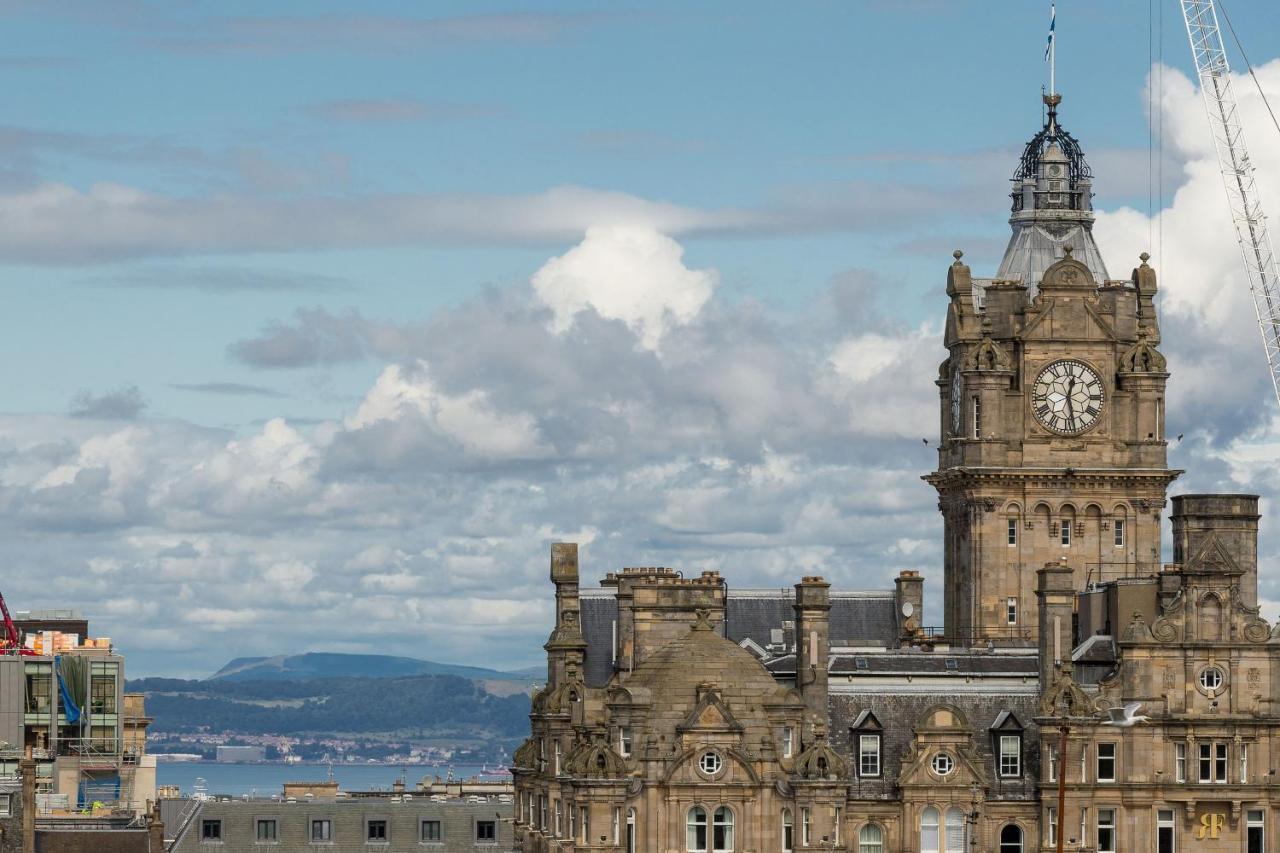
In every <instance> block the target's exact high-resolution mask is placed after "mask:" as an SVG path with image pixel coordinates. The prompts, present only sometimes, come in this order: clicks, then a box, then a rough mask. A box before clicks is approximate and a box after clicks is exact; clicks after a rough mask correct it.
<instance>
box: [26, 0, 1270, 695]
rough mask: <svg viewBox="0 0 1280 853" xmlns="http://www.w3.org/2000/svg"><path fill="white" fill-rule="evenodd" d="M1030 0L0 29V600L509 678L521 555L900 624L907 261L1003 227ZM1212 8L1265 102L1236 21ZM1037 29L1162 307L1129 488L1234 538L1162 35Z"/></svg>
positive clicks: (933, 593)
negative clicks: (425, 661)
mask: <svg viewBox="0 0 1280 853" xmlns="http://www.w3.org/2000/svg"><path fill="white" fill-rule="evenodd" d="M1047 6H1048V4H1047V3H1039V2H1031V0H1017V2H1012V0H983V2H963V1H962V0H951V2H943V0H910V2H889V0H864V2H845V3H837V2H825V3H823V2H804V3H797V4H791V5H789V6H788V7H787V8H786V9H785V11H784V10H782V9H781V8H780V7H778V6H777V5H776V4H769V3H760V2H745V3H744V2H734V3H729V2H725V3H712V2H705V3H697V4H690V3H675V2H646V3H628V2H613V3H575V2H545V3H540V4H536V5H535V4H523V3H512V2H506V3H501V2H467V3H446V2H438V3H432V4H419V3H394V2H361V3H353V2H322V1H321V0H314V1H313V2H295V3H289V2H277V3H270V4H263V3H250V2H231V0H222V1H221V2H217V3H213V2H206V3H198V2H197V3H189V4H173V3H149V2H141V0H138V1H137V2H134V0H120V2H112V3H101V2H87V0H86V2H74V1H73V2H66V3H59V4H45V3H34V2H21V0H8V2H4V0H0V19H2V21H3V30H4V32H5V33H6V34H7V36H8V38H7V39H6V40H5V43H4V46H3V47H2V48H0V76H2V77H4V78H5V82H6V85H4V86H3V87H2V88H0V104H3V107H4V109H3V119H0V265H2V266H0V296H2V297H3V303H2V304H3V309H4V310H3V314H2V315H0V317H2V319H0V332H2V333H0V359H3V362H4V363H5V364H7V365H8V369H6V370H5V371H4V379H5V381H4V382H3V385H2V386H0V388H3V392H2V393H3V397H2V398H0V399H2V400H3V403H2V404H0V561H3V565H4V566H5V567H6V569H5V571H4V572H3V574H2V575H0V591H3V593H4V595H5V597H6V598H7V599H8V601H9V605H10V608H11V609H14V610H27V609H38V608H54V607H57V608H65V607H74V608H76V609H79V610H81V611H83V612H84V613H85V614H86V615H88V616H89V617H90V619H91V625H92V627H93V632H94V633H95V634H98V635H106V636H110V637H112V639H113V640H114V641H115V642H116V644H117V645H118V646H119V647H120V648H121V649H122V650H123V651H124V653H125V654H126V656H127V658H128V661H129V670H130V673H131V674H132V675H144V674H145V675H176V676H191V677H202V676H204V675H207V674H209V673H211V672H213V671H214V670H216V669H217V668H219V667H220V666H221V665H222V664H223V663H225V662H226V660H228V659H229V658H231V657H235V656H243V655H274V654H285V653H299V652H304V651H321V650H324V651H350V652H378V653H390V654H405V655H412V656H417V657H427V658H432V659H436V660H444V661H457V662H467V663H474V664H478V665H489V666H495V667H505V668H516V667H525V666H530V665H536V664H537V663H538V662H539V660H540V659H541V657H542V652H541V644H542V642H544V641H545V638H546V635H547V632H548V630H549V628H550V626H551V624H552V620H553V613H552V611H553V608H552V597H551V587H550V584H549V582H548V581H547V571H548V561H549V545H550V543H551V542H553V541H557V540H571V541H577V542H579V543H580V544H581V546H582V559H583V575H584V583H585V584H588V585H590V584H593V583H594V582H595V580H596V579H598V578H599V577H602V576H603V575H604V574H605V573H606V572H608V571H612V570H616V569H618V568H620V567H622V566H629V565H667V566H672V567H675V568H679V569H682V570H684V571H685V572H686V573H691V572H698V571H701V570H704V569H717V570H719V571H721V572H722V573H724V574H725V575H726V577H727V578H728V580H729V582H730V584H731V585H733V586H738V587H784V586H789V585H790V584H792V583H794V582H795V580H796V579H797V578H799V577H800V576H801V575H805V574H813V573H819V574H823V575H825V576H826V577H827V578H829V579H830V580H832V581H833V582H834V583H835V584H836V585H838V586H839V587H843V588H860V589H861V588H884V587H886V586H887V585H889V584H890V582H891V578H892V577H893V576H894V575H896V574H897V573H898V572H899V571H900V570H902V569H906V568H911V569H917V570H920V571H921V572H923V573H924V575H925V577H926V588H927V589H928V590H929V593H928V596H929V597H928V599H927V602H928V603H927V607H926V611H927V616H926V621H937V622H940V621H941V611H940V603H939V600H938V591H939V587H940V582H941V548H940V543H941V532H942V527H941V519H940V517H939V516H938V514H937V511H936V497H935V495H934V493H933V491H932V489H931V488H930V487H929V486H927V485H926V484H924V483H923V482H921V481H920V479H919V478H920V475H921V474H923V473H925V472H926V471H928V470H930V469H931V468H932V467H933V466H934V465H935V464H936V455H935V452H934V450H933V449H932V447H927V446H925V445H924V444H923V443H922V441H921V438H930V439H931V440H932V439H933V438H934V437H935V435H936V432H937V427H936V424H937V422H938V415H937V409H936V406H937V396H936V395H937V390H936V388H935V387H934V385H933V380H934V378H935V376H936V369H937V364H938V363H939V362H940V361H941V360H942V358H943V357H944V355H945V351H944V350H943V349H942V346H941V329H942V319H943V316H944V311H945V296H944V294H943V289H944V286H945V275H946V268H947V265H948V264H949V263H950V262H951V260H952V257H951V253H952V251H953V250H955V249H962V250H963V251H964V252H965V256H964V257H965V261H966V262H967V263H970V264H971V266H972V268H973V270H974V274H975V275H979V276H981V275H991V274H993V273H994V271H995V267H996V264H997V263H998V260H999V257H1000V254H1001V252H1002V250H1003V247H1004V244H1005V242H1006V240H1007V238H1008V234H1009V230H1008V225H1007V216H1008V192H1009V185H1008V178H1009V176H1010V175H1011V174H1012V172H1013V169H1014V167H1015V165H1016V160H1017V157H1018V155H1019V153H1020V151H1021V148H1022V146H1023V145H1024V144H1025V142H1026V140H1027V139H1028V138H1030V137H1031V136H1032V135H1033V134H1034V133H1035V132H1036V131H1037V130H1038V129H1039V127H1040V124H1041V120H1042V119H1041V109H1042V108H1041V103H1040V93H1041V87H1042V86H1043V85H1044V84H1045V83H1046V78H1047V75H1046V66H1045V63H1044V60H1043V50H1044V43H1045V37H1046V27H1047V19H1048V8H1047ZM1228 11H1229V12H1230V14H1231V16H1232V21H1233V23H1234V24H1235V27H1236V30H1237V32H1238V33H1240V34H1241V37H1242V38H1243V40H1244V48H1245V50H1246V51H1247V52H1248V54H1249V58H1250V59H1251V60H1252V61H1253V63H1254V65H1255V68H1256V71H1257V75H1258V79H1259V81H1260V83H1261V85H1262V87H1263V89H1264V90H1265V91H1267V92H1268V93H1269V94H1270V96H1271V97H1272V99H1273V101H1274V102H1276V103H1277V104H1278V105H1280V59H1278V58H1277V53H1276V51H1275V50H1274V49H1273V48H1269V46H1271V45H1275V44H1280V10H1277V8H1276V7H1275V6H1274V4H1271V3H1265V2H1260V1H1259V0H1255V1H1254V2H1245V0H1232V2H1231V3H1230V6H1229V9H1228ZM1057 36H1058V50H1057V81H1058V88H1059V90H1060V91H1061V92H1062V93H1063V95H1064V101H1063V106H1062V108H1061V112H1060V117H1061V120H1062V123H1063V124H1064V125H1065V126H1066V127H1067V128H1068V129H1069V130H1071V131H1072V132H1073V133H1074V134H1075V135H1076V137H1077V138H1078V139H1079V140H1080V141H1081V143H1082V145H1083V147H1084V149H1085V152H1086V156H1087V158H1088V160H1089V162H1090V164H1091V165H1092V166H1093V170H1094V173H1095V175H1096V178H1095V183H1094V187H1095V191H1096V193H1097V196H1096V198H1095V205H1096V206H1097V208H1098V210H1099V214H1098V223H1097V226H1096V228H1095V235H1096V237H1097V239H1098V242H1099V245H1100V246H1101V248H1102V250H1103V253H1104V257H1105V259H1106V261H1107V264H1108V266H1109V270H1110V273H1111V275H1112V276H1113V277H1115V278H1125V277H1127V275H1128V272H1129V270H1130V269H1131V268H1132V267H1133V266H1134V265H1136V258H1137V255H1138V254H1139V252H1141V251H1144V250H1146V251H1150V252H1151V254H1152V256H1153V260H1152V264H1153V265H1154V266H1155V267H1156V268H1157V270H1158V272H1159V274H1160V276H1161V296H1160V307H1161V310H1162V312H1163V320H1164V333H1165V340H1164V344H1163V349H1164V351H1165V352H1166V354H1167V355H1168V357H1169V360H1170V366H1171V371H1172V373H1173V379H1172V380H1171V381H1170V392H1169V409H1168V428H1167V433H1168V435H1170V436H1174V435H1179V434H1181V435H1183V439H1182V440H1181V441H1179V442H1176V443H1175V444H1174V445H1173V446H1172V447H1171V449H1170V459H1171V464H1172V465H1174V466H1175V467H1178V468H1184V469H1187V472H1188V473H1187V474H1185V475H1184V476H1183V477H1182V478H1181V479H1180V480H1179V481H1178V482H1177V483H1176V484H1175V487H1174V491H1175V492H1179V491H1250V492H1254V493H1258V494H1261V495H1262V496H1263V499H1264V501H1263V505H1264V512H1265V511H1266V510H1269V509H1270V508H1271V507H1273V506H1275V498H1276V496H1277V495H1280V464H1278V463H1277V458H1278V457H1280V453H1278V452H1277V451H1278V450H1280V418H1278V417H1277V403H1276V400H1275V398H1274V395H1273V394H1272V391H1271V387H1270V383H1269V381H1268V379H1267V376H1266V372H1265V364H1264V361H1263V355H1262V349H1261V345H1260V342H1259V340H1258V334H1257V330H1256V328H1255V327H1254V325H1253V315H1252V308H1251V307H1250V304H1249V299H1248V295H1247V291H1246V289H1245V283H1244V279H1243V273H1242V270H1241V265H1240V260H1239V252H1238V250H1237V248H1236V246H1235V245H1234V240H1233V232H1232V230H1231V224H1230V218H1229V212H1228V210H1227V207H1226V202H1225V197H1224V194H1223V191H1222V187H1221V183H1220V180H1219V177H1218V173H1217V170H1216V166H1215V162H1214V155H1213V150H1212V147H1211V141H1210V139H1209V136H1208V130H1207V126H1206V123H1205V117H1204V112H1203V105H1202V103H1201V101H1200V99H1199V94H1198V91H1197V89H1196V86H1195V85H1194V83H1193V82H1192V81H1193V79H1194V77H1193V73H1192V72H1193V71H1194V69H1193V67H1192V66H1191V60H1190V55H1189V51H1188V49H1187V45H1186V36H1185V32H1184V31H1183V29H1182V22H1181V16H1180V13H1179V11H1178V4H1177V3H1174V2H1155V3H1150V4H1149V3H1140V2H1130V3H1122V4H1121V3H1114V2H1103V0H1095V1H1094V2H1090V0H1063V2H1060V3H1059V4H1058V18H1057ZM1231 56H1232V60H1233V62H1234V63H1236V65H1235V67H1236V70H1237V71H1241V70H1242V69H1243V65H1242V64H1241V63H1240V57H1239V53H1238V51H1236V50H1235V49H1234V47H1233V48H1232V52H1231ZM1235 85H1236V91H1237V94H1238V96H1239V98H1240V102H1241V115H1242V117H1243V119H1244V122H1245V128H1246V135H1247V139H1248V140H1249V142H1250V145H1251V149H1252V153H1253V157H1254V161H1255V163H1256V165H1257V167H1258V169H1259V182H1260V186H1261V189H1262V192H1263V194H1264V198H1267V199H1275V200H1276V203H1278V204H1280V145H1277V144H1276V143H1277V141H1278V139H1277V137H1278V136H1280V130H1277V128H1276V127H1275V126H1274V125H1273V124H1272V123H1271V118H1270V117H1269V115H1268V114H1267V112H1266V109H1265V106H1264V104H1263V102H1262V99H1261V97H1260V96H1259V95H1258V91H1257V89H1256V88H1255V86H1254V84H1253V82H1252V80H1251V79H1249V78H1248V77H1247V76H1239V75H1237V77H1236V82H1235ZM1272 209H1274V205H1273V206H1272ZM1261 547H1262V554H1263V577H1262V582H1261V583H1262V593H1261V594H1262V598H1263V600H1264V602H1265V607H1266V608H1267V609H1266V610H1265V612H1264V615H1267V616H1268V617H1269V618H1272V619H1274V618H1276V616H1277V615H1278V614H1280V607H1277V604H1276V602H1280V580H1278V579H1277V578H1276V573H1275V569H1276V568H1277V567H1280V534H1277V533H1276V532H1275V531H1274V530H1272V522H1271V521H1270V520H1269V518H1264V522H1263V535H1262V546H1261ZM928 614H931V615H932V617H933V618H932V620H930V618H929V616H928Z"/></svg>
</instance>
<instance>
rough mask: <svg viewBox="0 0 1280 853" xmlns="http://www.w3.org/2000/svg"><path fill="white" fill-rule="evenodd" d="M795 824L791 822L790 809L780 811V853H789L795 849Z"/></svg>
mask: <svg viewBox="0 0 1280 853" xmlns="http://www.w3.org/2000/svg"><path fill="white" fill-rule="evenodd" d="M795 833H796V830H795V824H794V822H793V821H792V820H791V809H783V810H782V853H791V851H792V850H794V849H796V834H795Z"/></svg>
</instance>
